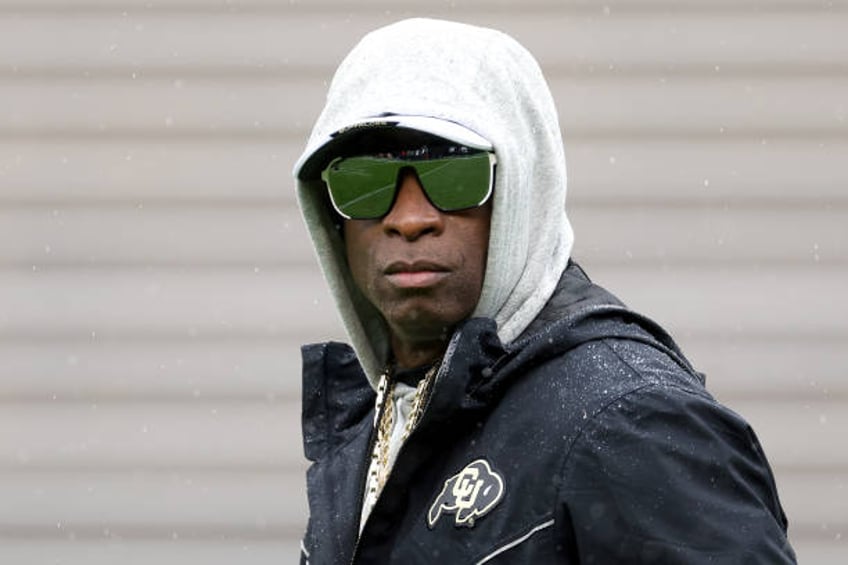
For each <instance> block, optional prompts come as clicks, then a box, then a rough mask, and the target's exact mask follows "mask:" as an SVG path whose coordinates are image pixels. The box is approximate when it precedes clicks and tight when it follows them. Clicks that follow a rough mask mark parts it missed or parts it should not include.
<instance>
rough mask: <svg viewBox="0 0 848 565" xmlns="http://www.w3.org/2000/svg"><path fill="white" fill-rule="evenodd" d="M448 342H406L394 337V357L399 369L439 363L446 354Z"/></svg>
mask: <svg viewBox="0 0 848 565" xmlns="http://www.w3.org/2000/svg"><path fill="white" fill-rule="evenodd" d="M446 348H447V342H446V341H442V340H438V341H428V342H415V343H410V342H405V341H403V340H400V339H398V338H397V337H396V336H392V355H394V359H395V364H396V365H397V367H398V368H399V369H414V368H416V367H423V366H424V365H429V364H431V363H435V362H436V361H438V360H439V359H440V358H441V357H442V355H444V353H445V349H446Z"/></svg>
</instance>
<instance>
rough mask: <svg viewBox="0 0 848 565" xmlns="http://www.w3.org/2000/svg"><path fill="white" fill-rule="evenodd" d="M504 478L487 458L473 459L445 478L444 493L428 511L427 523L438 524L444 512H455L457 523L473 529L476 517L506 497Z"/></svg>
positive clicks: (432, 525)
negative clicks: (451, 475)
mask: <svg viewBox="0 0 848 565" xmlns="http://www.w3.org/2000/svg"><path fill="white" fill-rule="evenodd" d="M503 493H504V481H503V478H502V477H501V476H500V475H499V474H498V473H496V472H495V471H493V470H492V468H491V467H490V466H489V463H488V462H486V460H485V459H477V460H476V461H472V462H471V463H469V464H468V465H466V467H465V468H464V469H463V470H462V471H460V472H459V473H457V474H456V475H454V476H453V477H451V478H449V479H448V480H447V481H445V486H444V487H442V492H440V493H439V496H437V497H436V500H434V501H433V504H432V506H430V511H429V512H428V513H427V525H428V526H429V527H430V529H433V528H434V527H435V526H436V522H438V520H439V518H440V517H441V515H442V513H443V512H444V513H445V514H453V515H454V520H455V523H456V525H457V526H465V527H468V528H471V527H473V526H474V523H475V520H476V519H477V518H481V517H483V516H484V515H486V514H487V513H488V512H489V511H490V510H491V509H492V508H494V507H495V505H497V503H498V502H500V501H501V498H503Z"/></svg>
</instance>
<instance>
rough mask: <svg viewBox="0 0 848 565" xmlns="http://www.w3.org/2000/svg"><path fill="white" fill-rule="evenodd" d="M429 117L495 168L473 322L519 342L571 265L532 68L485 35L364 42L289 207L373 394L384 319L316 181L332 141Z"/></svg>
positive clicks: (303, 162) (552, 125)
mask: <svg viewBox="0 0 848 565" xmlns="http://www.w3.org/2000/svg"><path fill="white" fill-rule="evenodd" d="M387 114H397V115H406V116H428V117H431V118H438V119H440V120H444V121H446V122H452V123H454V124H460V125H461V126H464V127H465V128H467V129H468V130H471V131H472V132H476V133H477V134H479V135H480V136H482V138H484V139H485V140H488V142H490V143H491V145H492V147H493V149H494V151H495V153H496V155H497V159H498V165H497V177H496V184H495V190H494V206H493V212H492V222H491V231H490V240H489V250H488V264H487V267H486V275H485V281H484V285H483V291H482V294H481V296H480V300H479V302H478V304H477V307H476V310H475V312H474V316H484V317H489V318H492V319H494V320H495V321H496V322H497V325H498V335H499V337H500V339H501V340H502V341H503V342H504V343H509V342H511V341H512V340H513V339H515V338H516V337H517V336H518V335H519V334H520V333H521V332H522V331H523V330H524V329H525V328H526V327H527V326H528V325H529V324H530V322H531V321H532V320H533V319H534V318H535V317H536V315H537V314H538V313H539V312H540V311H541V309H542V307H543V306H544V305H545V303H546V302H547V301H548V299H549V298H550V296H551V294H552V293H553V291H554V288H555V286H556V284H557V281H558V280H559V278H560V275H561V274H562V272H563V270H564V269H565V267H566V264H567V263H568V258H569V255H570V252H571V247H572V243H573V239H574V237H573V232H572V229H571V225H570V223H569V221H568V218H567V216H566V213H565V193H566V171H565V157H564V154H563V144H562V139H561V136H560V128H559V121H558V118H557V112H556V108H555V107H554V103H553V99H552V97H551V94H550V90H549V89H548V86H547V83H546V82H545V79H544V77H543V76H542V73H541V71H540V69H539V66H538V64H537V63H536V61H535V60H534V59H533V57H532V55H530V54H529V53H528V52H527V50H526V49H524V48H523V47H522V46H521V45H519V44H518V43H517V42H516V41H514V40H513V39H512V38H510V37H509V36H507V35H505V34H503V33H501V32H498V31H495V30H491V29H484V28H480V27H474V26H471V25H466V24H460V23H454V22H446V21H439V20H430V19H410V20H404V21H401V22H398V23H395V24H393V25H389V26H387V27H384V28H381V29H378V30H376V31H374V32H372V33H370V34H368V35H367V36H365V37H364V38H363V39H362V40H361V41H360V43H359V44H358V45H357V46H356V47H355V48H354V49H353V50H352V51H351V52H350V53H349V54H348V56H347V57H346V58H345V60H344V61H343V62H342V63H341V65H340V66H339V68H338V70H337V72H336V74H335V76H334V77H333V81H332V84H331V85H330V89H329V92H328V94H327V103H326V105H325V107H324V110H323V111H322V113H321V115H320V117H319V118H318V120H317V122H316V123H315V127H314V128H313V130H312V134H311V136H310V139H309V141H308V143H307V146H306V148H305V150H304V152H303V155H302V156H301V157H300V159H299V160H298V162H297V164H296V165H295V170H294V174H295V178H296V182H297V195H298V199H299V201H300V205H301V210H302V211H303V215H304V219H305V221H306V225H307V227H308V229H309V233H310V236H311V238H312V241H313V244H314V246H315V249H316V252H317V255H318V259H319V262H320V264H321V268H322V271H323V273H324V277H325V278H326V280H327V283H328V284H329V287H330V289H331V292H332V295H333V297H334V299H335V301H336V305H337V307H338V310H339V312H340V314H341V318H342V321H343V323H344V326H345V329H346V330H347V333H348V335H349V337H350V340H351V343H352V345H353V347H354V349H355V350H356V353H357V356H358V357H359V360H360V362H361V364H362V366H363V368H364V369H365V372H366V374H367V375H368V377H369V380H370V381H371V383H372V385H373V384H375V383H376V381H377V379H378V377H379V374H380V372H381V370H382V369H383V367H384V366H385V364H386V362H387V359H388V355H389V338H388V330H387V327H386V325H385V322H384V321H383V319H382V317H381V316H380V314H379V313H378V312H377V310H376V309H374V308H373V306H371V305H370V304H369V303H368V302H367V301H366V300H365V299H364V297H363V296H362V295H361V294H360V293H359V292H358V290H357V289H356V287H355V285H354V283H353V280H352V279H351V277H350V273H349V271H348V269H347V266H346V262H345V258H344V245H343V242H342V240H341V237H340V234H339V232H338V230H337V229H336V228H335V226H334V221H333V218H332V217H331V215H330V214H329V212H328V209H327V206H326V204H325V197H324V194H323V193H324V191H325V190H326V189H325V188H324V187H323V183H322V182H321V180H320V179H319V178H318V171H320V168H321V167H322V166H323V165H324V164H325V163H324V162H322V161H321V159H326V155H325V154H324V153H322V152H321V151H318V150H319V149H322V148H323V149H326V148H325V147H323V146H324V145H325V143H326V142H327V140H328V139H330V138H331V135H332V134H333V133H334V132H338V131H339V130H344V129H345V128H347V127H349V126H351V125H352V124H356V123H360V122H362V121H363V120H366V119H368V118H373V117H378V116H385V115H387Z"/></svg>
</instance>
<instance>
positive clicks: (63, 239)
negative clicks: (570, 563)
mask: <svg viewBox="0 0 848 565" xmlns="http://www.w3.org/2000/svg"><path fill="white" fill-rule="evenodd" d="M412 14H415V15H424V14H429V15H437V16H444V17H449V18H453V19H459V20H463V21H469V22H476V23H480V24H485V25H493V26H496V27H498V28H501V29H503V30H505V31H507V32H509V33H511V34H512V35H514V36H515V37H517V38H518V39H519V40H520V41H521V42H523V43H524V44H525V45H526V46H527V47H528V48H530V49H531V51H533V52H534V54H535V55H536V56H537V57H538V59H539V60H540V62H541V64H542V66H543V67H544V70H545V72H546V75H547V76H548V78H549V81H550V83H551V86H552V89H553V90H554V94H555V96H556V98H557V103H558V105H559V109H560V113H561V119H562V126H563V130H564V135H565V139H566V144H567V147H566V150H567V155H568V158H569V176H570V207H571V215H572V218H573V220H574V224H575V226H576V230H577V244H576V247H575V252H574V254H575V257H576V258H577V259H578V260H580V261H581V262H582V263H583V265H584V266H585V267H586V268H587V269H588V270H589V272H590V273H591V274H592V275H593V276H594V278H595V279H596V280H598V281H600V282H601V283H603V284H605V285H606V286H608V287H609V288H611V289H612V290H613V291H615V292H617V293H618V294H619V295H620V296H621V297H622V298H623V299H625V300H626V301H627V302H629V303H630V304H631V305H632V306H634V307H636V308H637V309H640V310H642V311H644V312H646V313H649V314H651V315H653V316H654V317H656V318H657V319H658V320H660V321H661V322H663V323H665V324H667V325H668V326H669V327H670V328H671V329H672V330H673V332H674V333H675V334H676V335H677V337H678V338H679V341H680V342H681V343H682V345H683V346H684V349H685V350H687V352H688V353H689V354H690V356H691V357H692V358H693V360H694V361H695V362H696V364H698V365H699V366H700V367H701V368H702V369H703V370H705V371H706V372H707V373H708V384H709V385H710V388H711V389H712V390H713V392H714V393H715V394H716V395H717V396H719V397H720V398H721V399H723V400H724V401H725V402H727V403H728V404H730V405H731V406H732V407H734V408H736V409H738V410H739V411H740V412H742V413H743V414H744V415H745V416H746V417H747V418H748V419H749V420H751V421H752V423H753V424H754V426H755V427H756V429H757V431H758V432H759V434H760V436H761V439H762V441H763V443H764V445H765V448H766V450H767V452H768V454H769V455H770V458H771V461H772V463H773V466H774V469H775V473H776V475H777V479H778V482H779V486H780V488H781V494H782V497H783V501H784V505H785V507H786V510H787V513H788V514H789V518H790V520H791V537H792V540H793V542H794V544H795V546H796V547H797V549H798V551H799V555H800V557H801V559H802V561H803V562H806V563H817V564H837V563H845V562H846V561H848V541H846V537H848V531H846V530H847V529H848V492H846V491H848V486H846V483H848V442H846V440H845V430H846V429H848V384H846V379H845V377H846V366H848V363H846V361H848V359H846V357H848V354H846V345H848V343H846V337H848V309H847V308H846V299H845V297H844V294H845V291H846V288H848V285H846V283H847V282H848V277H846V274H848V228H846V221H845V212H846V209H848V198H846V195H848V192H846V183H847V182H848V167H846V156H848V152H846V149H848V128H846V114H847V113H848V63H846V61H848V7H846V3H845V2H840V1H832V2H810V1H805V0H776V1H766V0H747V1H745V0H740V1H735V0H734V1H729V0H727V1H725V0H721V1H716V0H712V1H708V0H685V1H680V0H678V1H672V0H653V1H652V0H629V1H628V0H613V1H610V2H589V1H582V2H580V1H572V2H563V1H555V0H535V1H525V2H518V1H512V2H508V1H500V2H498V1H483V0H478V1H471V0H469V1H465V2H463V1H457V2H447V1H435V2H433V1H430V2H422V1H418V0H405V1H393V2H387V1H382V2H380V1H377V0H367V1H362V2H357V3H355V4H354V3H349V2H341V1H338V0H337V1H331V0H323V1H319V0H315V1H302V2H289V1H278V2H275V1H271V0H264V1H263V0H252V1H251V0H242V1H239V0H231V1H224V0H220V1H212V0H162V1H152V0H151V1H144V0H124V1H120V0H114V1H106V0H87V1H86V0H67V1H59V0H53V1H50V0H34V1H28V2H22V1H18V2H15V1H11V0H0V101H2V104H0V501H2V504H0V562H2V563H15V564H46V563H67V564H78V563H80V564H81V563H85V564H87V565H96V564H99V563H103V564H105V563H110V564H111V563H116V562H117V563H151V562H163V563H186V564H188V563H204V564H205V565H209V564H215V563H231V562H233V561H236V560H238V561H239V562H240V563H245V564H247V563H257V564H259V563H263V564H264V563H288V562H293V561H295V560H296V558H297V557H296V555H297V552H298V538H299V536H300V533H301V531H302V528H303V526H304V521H305V516H306V503H305V499H304V495H303V471H304V469H305V465H304V463H303V461H302V455H301V446H300V439H299V391H300V386H299V373H298V367H299V357H298V356H299V353H298V344H300V343H301V342H304V341H311V340H317V339H321V338H325V337H334V338H341V337H343V336H342V332H341V330H340V328H339V325H338V321H337V319H336V317H335V314H334V311H333V308H332V305H331V304H330V303H329V301H328V297H327V293H326V291H325V290H324V287H323V283H322V281H321V279H320V275H319V274H318V271H317V269H316V266H315V263H314V261H313V259H312V256H311V250H310V249H309V246H308V243H307V240H306V236H305V233H304V230H303V227H302V225H301V222H300V218H299V216H298V212H297V210H296V208H295V203H294V198H293V193H292V183H291V181H290V178H289V171H290V168H291V165H292V163H293V161H294V159H295V157H296V156H297V154H298V152H299V150H300V148H301V146H302V144H303V143H304V141H305V137H306V135H307V132H308V128H309V126H310V125H311V123H312V121H313V120H314V118H315V117H316V116H317V113H318V111H319V109H320V107H321V104H322V100H323V96H324V92H325V89H326V85H327V81H328V80H329V78H330V76H331V73H332V70H333V69H334V67H335V65H336V64H337V63H338V62H339V61H340V59H341V57H342V56H343V55H344V54H345V53H346V52H347V51H348V49H349V48H350V47H351V46H352V45H353V43H354V42H355V41H356V39H357V38H358V37H359V36H360V35H361V34H362V33H364V32H365V31H367V30H369V29H372V28H374V27H376V26H378V25H380V24H383V23H387V22H389V21H392V20H395V19H398V18H400V17H403V16H406V15H412ZM693 519H697V516H694V515H693Z"/></svg>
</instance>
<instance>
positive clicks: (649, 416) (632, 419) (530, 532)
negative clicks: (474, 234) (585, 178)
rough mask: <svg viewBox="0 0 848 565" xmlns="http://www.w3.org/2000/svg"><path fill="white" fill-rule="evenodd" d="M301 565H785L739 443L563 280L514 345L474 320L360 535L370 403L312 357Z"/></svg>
mask: <svg viewBox="0 0 848 565" xmlns="http://www.w3.org/2000/svg"><path fill="white" fill-rule="evenodd" d="M303 359H304V388H303V394H304V412H303V431H304V447H305V452H306V456H307V458H308V459H310V460H311V461H313V464H312V466H311V467H310V469H309V471H308V474H307V483H308V495H309V511H310V518H309V524H308V528H307V532H306V535H305V537H304V539H303V547H302V550H303V551H302V555H301V562H302V563H310V564H312V565H319V564H337V563H381V564H382V563H404V564H413V563H442V564H476V563H481V564H482V563H491V564H498V563H500V564H503V563H516V564H517V563H521V564H524V563H538V564H557V563H561V564H578V563H580V564H589V563H594V564H618V563H663V564H669V563H679V564H683V563H685V564H700V563H704V564H706V563H709V564H730V563H762V564H766V563H767V564H781V563H794V561H795V558H794V554H793V551H792V548H791V547H790V546H789V544H788V542H787V538H786V519H785V516H784V514H783V511H782V509H781V506H780V503H779V500H778V496H777V491H776V488H775V483H774V480H773V477H772V473H771V471H770V469H769V465H768V463H767V461H766V458H765V456H764V454H763V452H762V449H761V448H760V445H759V443H758V441H757V438H756V437H755V435H754V432H753V431H752V430H751V428H750V427H749V425H748V424H747V423H746V422H745V421H744V420H743V419H742V418H741V417H739V416H738V415H736V414H735V413H734V412H732V411H731V410H730V409H728V408H726V407H724V406H722V405H721V404H719V403H718V402H717V401H716V400H715V399H713V398H712V397H711V396H710V394H709V393H708V392H707V391H706V390H705V388H704V384H703V379H702V376H701V375H700V374H698V373H697V372H695V371H694V370H693V369H692V367H691V366H690V364H689V362H688V361H687V360H686V359H685V358H684V357H683V355H682V354H681V353H680V351H679V350H678V348H677V346H676V345H675V344H674V342H673V341H672V340H671V338H670V337H669V336H668V335H667V334H666V332H664V331H663V330H662V329H661V328H660V327H658V326H657V325H656V324H655V323H653V322H651V321H650V320H648V319H646V318H644V317H642V316H640V315H637V314H635V313H633V312H632V311H629V310H628V309H626V308H625V307H624V306H623V305H622V304H621V303H620V302H619V301H618V300H616V299H615V298H614V297H613V296H611V295H610V294H609V293H607V292H606V291H604V290H603V289H601V288H600V287H598V286H596V285H594V284H592V283H591V282H590V281H589V280H588V278H587V277H586V276H585V275H584V273H583V272H582V271H581V270H580V269H579V267H577V266H576V265H574V264H573V263H572V264H571V265H570V266H569V267H568V269H567V270H566V271H565V273H564V275H563V277H562V279H561V280H560V283H559V285H558V287H557V290H556V292H555V294H554V295H553V297H552V298H551V300H550V301H549V302H548V304H547V305H546V306H545V308H544V309H543V310H542V312H541V313H540V314H539V316H538V317H537V318H536V319H535V320H534V321H533V322H532V323H531V325H530V326H529V327H528V328H527V329H526V331H525V332H524V333H523V334H522V335H521V336H519V337H518V338H517V339H516V340H514V341H513V342H511V343H510V344H509V345H506V346H505V345H504V344H502V342H501V341H500V339H499V338H498V336H497V329H496V327H495V324H494V322H493V321H492V320H490V319H486V318H472V319H470V320H468V321H467V322H465V323H464V324H463V325H462V326H460V327H459V328H458V329H457V330H456V332H455V334H454V335H453V337H452V339H451V340H450V342H449V346H448V349H447V352H446V354H445V358H444V360H443V362H442V365H441V367H440V369H439V372H438V373H437V376H436V381H435V383H434V385H433V391H432V395H431V397H430V400H429V402H428V404H427V406H426V409H425V412H424V414H423V416H422V418H421V420H420V423H419V425H418V427H417V428H416V429H415V430H414V431H413V432H412V434H411V435H410V437H409V439H408V440H407V442H406V443H405V444H404V445H403V447H402V448H401V451H400V453H399V454H398V458H397V461H396V463H395V466H394V468H393V470H392V472H391V475H390V476H389V478H388V481H387V483H386V485H385V487H384V490H383V492H382V494H381V496H380V498H379V500H378V501H377V503H376V506H375V507H374V509H373V511H372V513H371V515H370V516H369V518H368V520H367V522H366V523H365V525H364V529H363V530H362V533H361V536H360V535H359V529H358V528H359V515H360V508H361V503H362V495H363V485H364V481H365V473H366V467H367V462H368V457H369V455H370V450H371V445H372V443H371V442H372V441H373V435H374V433H373V427H374V422H375V414H374V403H375V393H374V391H373V388H372V387H371V386H370V385H369V383H368V380H367V379H366V376H365V375H364V373H363V371H362V369H361V366H360V365H359V363H358V361H357V359H356V356H355V354H354V352H353V350H352V349H351V348H350V347H348V346H347V345H344V344H340V343H325V344H320V345H313V346H306V347H304V349H303Z"/></svg>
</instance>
